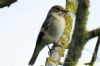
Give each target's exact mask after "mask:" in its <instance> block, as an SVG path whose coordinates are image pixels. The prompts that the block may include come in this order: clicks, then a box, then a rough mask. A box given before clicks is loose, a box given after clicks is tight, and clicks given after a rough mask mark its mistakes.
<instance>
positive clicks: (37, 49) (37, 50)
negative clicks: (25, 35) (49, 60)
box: [29, 45, 44, 65]
mask: <svg viewBox="0 0 100 66" xmlns="http://www.w3.org/2000/svg"><path fill="white" fill-rule="evenodd" d="M43 48H44V46H43V45H42V46H36V47H35V50H34V53H33V55H32V57H31V60H30V61H29V65H33V64H34V63H35V61H36V59H37V56H38V55H39V53H40V51H41V50H42V49H43Z"/></svg>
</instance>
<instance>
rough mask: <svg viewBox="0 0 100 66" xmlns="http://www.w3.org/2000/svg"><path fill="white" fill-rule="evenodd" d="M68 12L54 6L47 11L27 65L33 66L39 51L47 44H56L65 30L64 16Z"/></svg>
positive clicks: (58, 6)
mask: <svg viewBox="0 0 100 66" xmlns="http://www.w3.org/2000/svg"><path fill="white" fill-rule="evenodd" d="M66 12H68V11H67V10H65V9H64V8H63V7H62V6H60V5H54V6H53V7H51V9H50V10H49V12H48V14H47V17H46V19H45V21H44V23H43V25H42V27H41V29H40V33H39V35H38V38H37V41H36V46H35V49H34V53H33V55H32V57H31V59H30V61H29V63H28V65H33V64H34V63H35V61H36V59H37V57H38V55H39V53H40V51H41V50H42V49H43V48H44V47H45V46H46V45H48V44H51V43H56V42H57V41H58V40H59V38H60V37H61V35H63V32H64V29H65V19H64V16H65V14H66Z"/></svg>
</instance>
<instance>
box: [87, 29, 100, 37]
mask: <svg viewBox="0 0 100 66" xmlns="http://www.w3.org/2000/svg"><path fill="white" fill-rule="evenodd" d="M99 34H100V28H98V29H95V30H92V31H90V32H88V35H89V38H88V39H91V38H94V37H96V36H99Z"/></svg>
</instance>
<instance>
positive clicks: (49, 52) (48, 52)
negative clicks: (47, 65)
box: [47, 44, 51, 55]
mask: <svg viewBox="0 0 100 66" xmlns="http://www.w3.org/2000/svg"><path fill="white" fill-rule="evenodd" d="M47 47H48V48H49V52H48V54H49V55H50V53H51V48H50V47H49V45H48V44H47Z"/></svg>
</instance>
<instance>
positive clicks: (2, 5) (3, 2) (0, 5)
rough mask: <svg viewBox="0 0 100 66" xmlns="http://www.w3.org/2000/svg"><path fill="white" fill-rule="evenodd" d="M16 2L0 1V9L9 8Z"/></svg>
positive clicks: (14, 0) (10, 0)
mask: <svg viewBox="0 0 100 66" xmlns="http://www.w3.org/2000/svg"><path fill="white" fill-rule="evenodd" d="M16 1H17V0H0V8H3V7H6V6H8V7H9V6H10V5H11V4H12V3H14V2H16Z"/></svg>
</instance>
